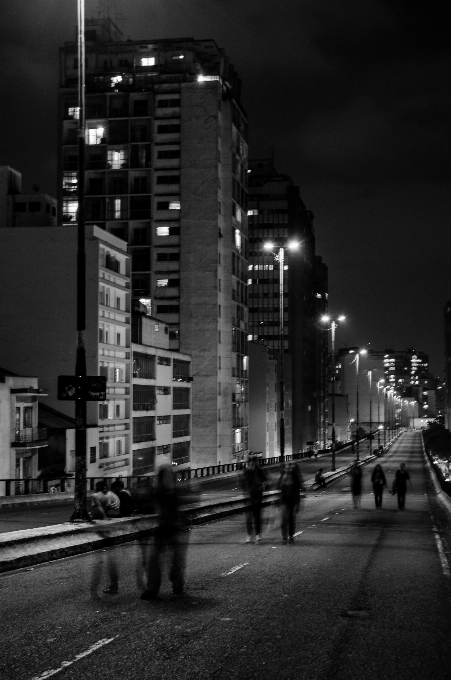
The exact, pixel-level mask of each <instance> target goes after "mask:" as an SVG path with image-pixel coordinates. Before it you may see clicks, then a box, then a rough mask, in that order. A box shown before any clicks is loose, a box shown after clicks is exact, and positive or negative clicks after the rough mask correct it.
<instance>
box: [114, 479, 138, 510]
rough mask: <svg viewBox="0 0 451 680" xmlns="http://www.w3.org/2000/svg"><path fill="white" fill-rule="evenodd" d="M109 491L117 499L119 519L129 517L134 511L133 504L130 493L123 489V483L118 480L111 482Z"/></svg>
mask: <svg viewBox="0 0 451 680" xmlns="http://www.w3.org/2000/svg"><path fill="white" fill-rule="evenodd" d="M111 491H113V493H115V494H116V496H117V497H118V498H119V502H120V507H119V517H130V516H131V515H132V514H133V510H134V509H135V504H134V502H133V498H132V495H131V493H130V491H129V490H128V489H126V488H125V487H124V482H123V481H121V480H120V479H118V480H116V481H115V482H113V483H112V485H111Z"/></svg>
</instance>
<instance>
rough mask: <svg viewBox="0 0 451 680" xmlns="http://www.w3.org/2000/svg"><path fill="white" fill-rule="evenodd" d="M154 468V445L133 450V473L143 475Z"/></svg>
mask: <svg viewBox="0 0 451 680" xmlns="http://www.w3.org/2000/svg"><path fill="white" fill-rule="evenodd" d="M154 470H155V446H149V447H146V448H145V449H138V450H137V451H133V474H134V475H145V474H148V473H149V472H153V471H154Z"/></svg>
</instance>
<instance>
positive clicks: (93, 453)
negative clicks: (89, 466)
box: [89, 446, 97, 463]
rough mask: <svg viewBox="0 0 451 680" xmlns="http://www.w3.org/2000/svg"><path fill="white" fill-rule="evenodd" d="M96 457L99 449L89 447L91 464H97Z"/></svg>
mask: <svg viewBox="0 0 451 680" xmlns="http://www.w3.org/2000/svg"><path fill="white" fill-rule="evenodd" d="M96 456H97V447H95V446H90V447H89V462H90V463H95V462H96Z"/></svg>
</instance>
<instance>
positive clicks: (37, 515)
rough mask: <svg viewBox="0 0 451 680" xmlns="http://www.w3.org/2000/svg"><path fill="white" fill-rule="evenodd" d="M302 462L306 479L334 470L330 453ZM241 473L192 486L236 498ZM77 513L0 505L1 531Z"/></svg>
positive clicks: (343, 457)
mask: <svg viewBox="0 0 451 680" xmlns="http://www.w3.org/2000/svg"><path fill="white" fill-rule="evenodd" d="M365 455H368V445H367V444H366V442H362V444H361V456H362V457H363V456H365ZM353 459H354V455H353V454H352V453H351V450H345V451H342V452H338V453H337V456H336V467H340V466H342V465H349V464H350V462H351V461H352V460H353ZM298 462H299V466H300V469H301V470H302V474H303V477H304V479H309V478H313V477H314V475H315V472H316V471H317V470H318V468H319V467H322V468H323V471H324V472H328V471H329V470H330V469H331V456H330V454H326V455H324V456H320V457H319V458H318V459H313V458H312V459H302V460H300V461H298ZM264 469H265V470H266V471H267V474H268V478H269V481H270V482H271V481H272V482H275V480H276V478H277V473H278V469H279V468H278V466H272V467H268V468H264ZM238 479H239V474H238V473H237V474H235V475H229V474H228V475H225V476H224V477H223V476H221V475H214V476H212V477H210V478H206V477H204V478H202V479H199V480H193V482H192V485H193V486H196V487H197V489H196V490H197V497H198V499H199V500H200V501H214V500H221V499H222V498H225V497H226V498H229V497H232V496H233V495H234V494H239V493H240V488H239V483H238ZM72 512H73V506H72V504H71V503H67V502H63V503H61V502H60V503H55V504H54V505H53V504H52V505H49V504H46V505H42V506H40V505H31V506H18V507H16V508H6V507H1V506H0V534H3V533H8V532H10V531H20V530H22V529H37V528H39V527H47V526H53V525H55V524H63V523H65V522H68V521H69V519H70V516H71V514H72Z"/></svg>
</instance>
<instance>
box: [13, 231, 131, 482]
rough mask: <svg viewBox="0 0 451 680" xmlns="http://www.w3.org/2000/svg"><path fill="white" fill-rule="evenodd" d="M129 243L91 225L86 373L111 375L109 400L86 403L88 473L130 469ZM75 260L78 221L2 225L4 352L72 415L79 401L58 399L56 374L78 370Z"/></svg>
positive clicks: (107, 473)
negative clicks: (73, 223)
mask: <svg viewBox="0 0 451 680" xmlns="http://www.w3.org/2000/svg"><path fill="white" fill-rule="evenodd" d="M126 248H127V244H126V243H124V242H123V241H121V240H120V239H118V238H116V237H115V236H113V235H112V234H108V233H107V232H106V231H104V230H103V229H100V228H98V227H95V226H89V227H87V229H86V271H87V277H86V364H87V374H88V375H99V374H100V375H105V376H106V377H107V401H105V402H94V401H90V402H88V404H87V446H88V467H87V471H88V475H89V476H96V477H99V476H104V475H105V476H110V475H116V474H122V475H127V474H130V473H131V471H132V467H131V458H130V454H131V445H130V417H131V414H130V383H131V358H130V353H131V337H130V335H131V333H130V331H131V324H130V276H129V267H130V263H129V255H128V253H127V249H126ZM76 262H77V228H76V227H70V226H68V227H67V226H66V227H40V228H36V227H14V228H9V229H0V270H1V272H2V283H3V286H4V288H5V290H7V291H8V294H7V295H6V294H5V295H2V296H0V319H1V326H2V330H1V333H0V356H1V357H2V361H3V362H4V365H6V366H8V369H9V370H12V371H14V372H16V373H20V374H22V375H24V374H25V375H34V376H37V377H38V379H39V384H40V385H42V386H43V388H46V389H47V390H48V398H47V399H46V403H47V404H48V406H50V407H51V408H54V409H56V410H57V411H59V412H61V413H63V414H65V415H67V416H71V417H73V416H74V403H73V402H69V401H60V400H59V399H58V389H57V388H58V376H60V375H74V372H75V356H76V345H77V332H76V309H77V306H76V277H77V272H76ZM18 263H20V271H18V269H17V266H18ZM23 272H26V276H24V275H23Z"/></svg>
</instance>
